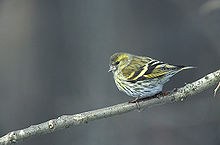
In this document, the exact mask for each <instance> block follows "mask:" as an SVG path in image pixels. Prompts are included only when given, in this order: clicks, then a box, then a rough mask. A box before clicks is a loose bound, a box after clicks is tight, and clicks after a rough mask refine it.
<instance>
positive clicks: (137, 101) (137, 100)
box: [128, 97, 142, 111]
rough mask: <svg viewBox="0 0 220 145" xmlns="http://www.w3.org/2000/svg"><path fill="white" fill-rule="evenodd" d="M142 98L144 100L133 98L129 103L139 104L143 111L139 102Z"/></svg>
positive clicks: (138, 106) (139, 108)
mask: <svg viewBox="0 0 220 145" xmlns="http://www.w3.org/2000/svg"><path fill="white" fill-rule="evenodd" d="M141 100H142V99H140V98H138V97H136V98H135V99H134V100H131V101H129V102H128V103H135V104H136V106H137V108H138V110H139V111H141V107H140V104H139V102H140V101H141Z"/></svg>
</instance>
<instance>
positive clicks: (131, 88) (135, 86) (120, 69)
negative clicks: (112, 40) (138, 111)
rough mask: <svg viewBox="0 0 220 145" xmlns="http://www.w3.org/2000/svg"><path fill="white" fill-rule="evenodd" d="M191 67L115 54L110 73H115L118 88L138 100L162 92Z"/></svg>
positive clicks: (111, 61) (127, 54)
mask: <svg viewBox="0 0 220 145" xmlns="http://www.w3.org/2000/svg"><path fill="white" fill-rule="evenodd" d="M189 68H193V67H191V66H189V67H186V66H178V65H170V64H167V63H163V62H161V61H158V60H155V59H152V58H150V57H143V56H136V55H132V54H129V53H115V54H113V55H112V56H111V58H110V71H112V72H113V75H114V80H115V83H116V86H117V87H118V89H119V90H121V91H123V92H125V93H126V94H127V95H129V96H132V97H136V98H145V97H149V96H153V95H155V94H157V93H160V92H161V91H162V88H163V85H164V84H165V83H166V82H168V81H169V79H170V78H171V77H172V76H173V75H175V74H176V73H178V72H180V71H181V70H184V69H189Z"/></svg>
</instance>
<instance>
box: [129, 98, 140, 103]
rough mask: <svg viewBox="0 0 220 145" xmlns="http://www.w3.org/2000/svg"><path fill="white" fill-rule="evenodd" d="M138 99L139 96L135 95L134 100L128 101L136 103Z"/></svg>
mask: <svg viewBox="0 0 220 145" xmlns="http://www.w3.org/2000/svg"><path fill="white" fill-rule="evenodd" d="M138 100H139V97H136V98H135V99H134V100H131V101H129V103H136V102H137V101H138Z"/></svg>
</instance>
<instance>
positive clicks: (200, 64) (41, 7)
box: [0, 0, 220, 145]
mask: <svg viewBox="0 0 220 145" xmlns="http://www.w3.org/2000/svg"><path fill="white" fill-rule="evenodd" d="M206 2H208V1H206V0H166V1H165V0H137V1H134V0H133V1H132V0H120V1H119V0H114V1H112V0H72V1H68V0H53V1H46V0H36V1H34V0H19V1H18V0H1V1H0V135H1V136H2V135H4V134H6V133H7V132H9V131H12V130H15V129H21V128H25V127H28V126H29V125H31V124H38V123H41V122H44V121H47V120H49V119H51V118H56V117H58V116H60V115H62V114H74V113H79V112H83V111H88V110H93V109H97V108H102V107H106V106H110V105H113V104H117V103H121V102H125V101H128V100H130V99H131V98H129V97H127V96H126V95H125V94H124V93H122V92H119V91H118V90H117V88H116V86H115V84H114V81H113V78H112V74H111V73H108V72H107V71H108V62H109V57H110V56H111V55H112V54H113V53H115V52H118V51H123V52H130V53H133V54H137V55H145V56H151V57H153V58H156V59H159V60H162V61H164V62H169V63H172V64H184V65H193V66H197V69H193V70H188V71H184V72H181V73H179V74H178V75H176V76H175V77H174V78H173V79H172V80H171V81H170V82H169V83H167V85H166V86H165V90H171V89H172V88H174V87H181V86H183V85H184V84H185V83H187V82H191V81H194V80H196V79H198V78H200V77H202V76H203V75H205V74H207V73H210V72H212V71H214V70H217V69H218V68H219V56H220V41H219V40H220V27H219V26H220V10H219V9H214V10H212V9H209V7H208V8H207V7H206V5H207V4H206ZM209 2H210V1H209ZM218 2H219V1H218ZM211 8H212V7H211ZM213 89H214V87H213V88H211V89H209V90H208V91H205V92H203V93H201V94H199V95H196V96H194V97H192V98H188V99H187V100H185V101H184V102H178V103H174V104H166V105H163V106H158V107H153V108H150V109H146V110H145V111H143V112H140V113H139V112H137V111H134V112H131V113H127V114H123V115H120V116H115V117H112V118H108V119H103V120H98V121H94V122H90V123H88V124H85V125H81V126H78V127H75V128H69V129H65V130H61V131H58V132H55V133H53V134H47V135H42V136H35V137H32V138H29V139H27V140H25V141H24V142H19V143H18V145H19V144H24V145H28V144H32V145H38V144H41V145H48V144H53V145H60V144H78V145H121V144H126V145H134V144H138V145H145V144H149V145H186V144H187V145H219V144H220V138H219V134H220V96H219V94H220V93H218V96H217V97H216V98H213Z"/></svg>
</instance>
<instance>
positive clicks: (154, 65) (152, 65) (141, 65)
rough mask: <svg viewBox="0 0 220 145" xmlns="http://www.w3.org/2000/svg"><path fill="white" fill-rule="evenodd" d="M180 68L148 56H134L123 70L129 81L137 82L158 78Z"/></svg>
mask: <svg viewBox="0 0 220 145" xmlns="http://www.w3.org/2000/svg"><path fill="white" fill-rule="evenodd" d="M180 68H181V67H180V66H174V65H169V64H165V63H163V62H161V61H158V60H154V59H151V58H148V57H134V58H133V59H132V60H131V62H130V63H129V64H128V65H127V66H126V67H125V68H124V69H123V70H122V74H123V76H124V77H125V78H126V80H127V81H130V82H137V81H142V80H146V79H154V78H158V77H161V76H163V75H166V74H168V73H169V72H170V71H173V70H178V69H180Z"/></svg>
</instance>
